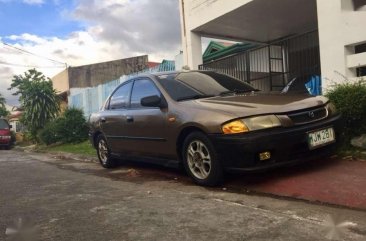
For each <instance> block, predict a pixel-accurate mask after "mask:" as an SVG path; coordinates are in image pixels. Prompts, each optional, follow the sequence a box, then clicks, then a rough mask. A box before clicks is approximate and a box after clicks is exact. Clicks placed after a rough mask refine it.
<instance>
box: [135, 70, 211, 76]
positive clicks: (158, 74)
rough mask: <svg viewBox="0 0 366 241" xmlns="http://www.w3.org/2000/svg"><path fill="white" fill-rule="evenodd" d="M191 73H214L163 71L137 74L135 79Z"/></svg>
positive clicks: (202, 71)
mask: <svg viewBox="0 0 366 241" xmlns="http://www.w3.org/2000/svg"><path fill="white" fill-rule="evenodd" d="M193 72H199V73H204V72H215V71H212V70H177V71H165V72H156V73H142V74H139V75H138V76H136V77H145V76H146V77H152V76H153V77H159V76H161V75H171V74H179V73H193Z"/></svg>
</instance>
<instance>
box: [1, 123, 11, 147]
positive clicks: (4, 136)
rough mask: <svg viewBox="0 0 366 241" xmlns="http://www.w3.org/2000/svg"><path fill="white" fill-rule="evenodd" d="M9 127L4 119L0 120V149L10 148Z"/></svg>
mask: <svg viewBox="0 0 366 241" xmlns="http://www.w3.org/2000/svg"><path fill="white" fill-rule="evenodd" d="M10 128H11V125H9V123H8V121H7V120H6V119H3V118H0V147H5V149H7V150H9V149H10V147H11V142H12V140H11V133H10Z"/></svg>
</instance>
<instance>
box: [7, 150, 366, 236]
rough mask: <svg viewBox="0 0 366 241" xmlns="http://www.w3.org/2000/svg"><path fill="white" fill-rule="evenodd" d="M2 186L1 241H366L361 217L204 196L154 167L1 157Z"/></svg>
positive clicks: (177, 175)
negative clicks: (29, 240) (32, 240)
mask: <svg viewBox="0 0 366 241" xmlns="http://www.w3.org/2000/svg"><path fill="white" fill-rule="evenodd" d="M229 182H230V180H229ZM0 185H1V188H0V240H27V239H21V238H22V237H20V234H22V233H23V234H24V233H27V232H28V233H27V234H28V235H26V238H29V237H30V235H29V233H32V234H34V236H35V237H36V238H38V240H98V241H99V240H309V241H310V240H311V241H313V240H328V238H333V239H338V240H365V239H366V213H365V212H363V211H356V210H349V209H342V208H335V207H329V206H321V205H314V204H309V203H304V202H299V201H290V200H281V199H275V198H271V197H263V196H256V195H247V194H244V193H241V192H235V191H233V190H230V191H231V192H228V191H229V190H222V189H221V188H220V189H218V188H216V189H207V188H203V187H198V186H195V185H193V184H192V183H191V182H190V181H189V179H188V178H187V177H186V176H185V175H183V174H182V173H181V172H179V171H176V170H171V169H164V168H157V167H154V166H151V165H149V166H144V165H137V164H132V165H124V166H121V167H119V168H117V169H114V170H105V169H102V168H101V167H100V166H99V164H97V163H95V162H90V161H88V160H82V159H81V160H70V159H68V158H64V157H62V156H52V155H45V154H31V153H23V152H17V151H0ZM229 189H230V188H229ZM19 220H22V221H21V222H19ZM19 223H21V225H19ZM337 225H338V226H337ZM341 227H344V228H341ZM29 230H31V231H29ZM332 231H333V232H332ZM6 233H7V234H6ZM17 235H18V236H17ZM16 236H17V237H16ZM14 238H17V239H14Z"/></svg>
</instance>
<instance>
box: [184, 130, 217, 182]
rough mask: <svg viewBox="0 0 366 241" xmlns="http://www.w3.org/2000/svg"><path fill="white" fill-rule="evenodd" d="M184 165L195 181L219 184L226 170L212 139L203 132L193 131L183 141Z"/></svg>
mask: <svg viewBox="0 0 366 241" xmlns="http://www.w3.org/2000/svg"><path fill="white" fill-rule="evenodd" d="M182 152H183V153H182V157H183V165H184V168H185V170H186V172H187V173H188V174H189V175H190V176H191V178H192V179H193V180H194V182H195V183H197V184H199V185H202V186H217V185H219V184H220V183H222V181H223V178H224V171H223V168H222V165H221V162H220V160H219V157H218V155H217V153H216V150H215V148H214V146H213V144H212V142H211V141H210V139H209V138H208V137H207V136H206V135H205V134H203V133H201V132H192V133H191V134H189V135H188V136H187V137H186V139H185V140H184V142H183V148H182Z"/></svg>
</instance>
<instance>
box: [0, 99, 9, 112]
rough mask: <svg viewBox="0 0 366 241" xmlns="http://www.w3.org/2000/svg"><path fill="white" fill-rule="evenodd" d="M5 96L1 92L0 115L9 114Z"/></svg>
mask: <svg viewBox="0 0 366 241" xmlns="http://www.w3.org/2000/svg"><path fill="white" fill-rule="evenodd" d="M5 103H6V101H5V98H4V97H3V96H2V95H1V93H0V117H2V116H3V117H5V116H7V115H9V111H8V110H7V109H6V107H5Z"/></svg>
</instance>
